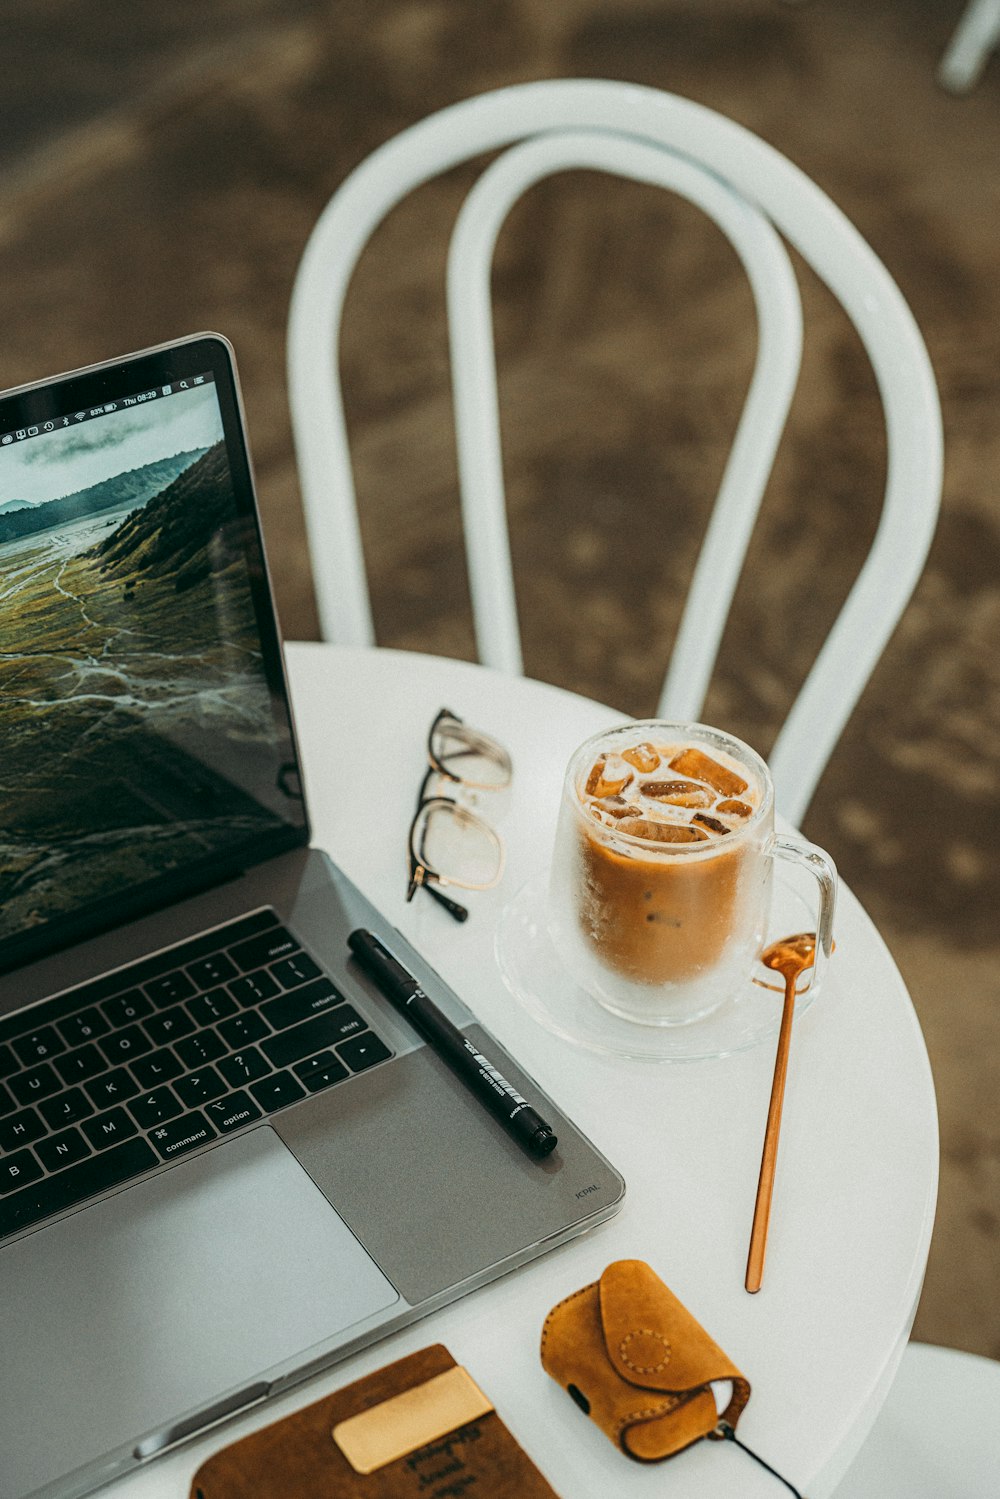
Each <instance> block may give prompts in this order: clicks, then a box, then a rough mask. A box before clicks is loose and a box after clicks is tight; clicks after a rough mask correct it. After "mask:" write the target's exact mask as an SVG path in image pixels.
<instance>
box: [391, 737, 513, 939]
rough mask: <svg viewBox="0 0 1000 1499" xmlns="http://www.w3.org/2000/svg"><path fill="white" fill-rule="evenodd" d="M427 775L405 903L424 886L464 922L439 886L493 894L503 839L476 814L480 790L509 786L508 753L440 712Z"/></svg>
mask: <svg viewBox="0 0 1000 1499" xmlns="http://www.w3.org/2000/svg"><path fill="white" fill-rule="evenodd" d="M427 759H428V761H429V764H428V767H427V771H426V774H425V775H424V779H423V781H422V783H421V786H420V794H419V796H418V797H417V810H416V812H415V813H414V816H413V822H412V823H411V824H410V840H409V848H410V883H409V886H408V888H407V891H406V899H407V900H412V899H413V897H414V895H415V894H416V892H417V890H418V889H421V888H422V889H424V890H426V891H427V893H428V895H432V896H433V897H434V899H435V900H436V901H437V902H438V904H439V905H442V906H443V907H444V909H445V910H446V911H447V912H449V914H450V915H452V916H454V918H455V920H456V921H465V919H466V917H467V916H468V914H469V913H468V911H467V910H466V908H465V907H464V906H460V905H459V903H458V902H457V901H454V900H451V899H450V897H449V896H447V895H445V894H444V891H443V890H442V889H441V888H440V887H441V886H442V885H458V886H459V887H460V888H461V889H463V890H489V889H491V888H492V886H494V885H496V884H498V883H499V881H500V876H501V875H502V874H503V860H504V854H503V844H502V842H501V841H500V837H499V835H498V834H497V833H495V832H494V830H493V829H492V828H491V827H490V826H489V824H488V823H486V822H484V821H483V819H482V818H481V817H479V816H477V814H476V813H475V812H474V811H473V810H471V809H472V807H474V806H475V805H476V804H477V802H478V799H479V793H480V792H486V791H503V790H504V789H505V787H507V786H509V785H510V777H511V764H510V756H509V755H508V753H507V751H506V750H505V749H504V748H503V746H502V745H500V744H498V743H497V742H496V740H495V739H491V738H490V737H489V735H487V734H480V733H479V732H478V730H476V729H472V728H470V727H469V726H468V724H464V723H463V722H462V720H461V719H460V718H459V717H458V715H457V713H452V712H451V710H450V709H448V708H442V709H441V711H440V713H439V714H438V715H437V717H436V718H435V720H434V722H433V723H432V724H431V731H430V734H429V735H428V736H427Z"/></svg>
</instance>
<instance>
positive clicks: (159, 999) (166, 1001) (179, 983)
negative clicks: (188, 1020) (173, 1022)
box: [142, 969, 197, 1010]
mask: <svg viewBox="0 0 1000 1499" xmlns="http://www.w3.org/2000/svg"><path fill="white" fill-rule="evenodd" d="M142 987H143V989H144V990H145V991H146V994H147V995H148V996H149V998H150V999H151V1000H152V1001H153V1003H154V1005H156V1007H157V1009H158V1010H165V1009H166V1008H167V1006H168V1005H172V1004H176V1002H177V1000H179V999H190V998H191V997H192V996H193V995H194V994H196V993H197V990H196V989H195V987H194V984H192V982H191V980H190V979H189V978H188V976H187V974H186V973H183V972H182V971H181V970H180V969H178V970H177V972H176V973H164V974H163V975H162V976H161V977H160V978H158V979H147V980H146V982H145V983H144V984H143V986H142Z"/></svg>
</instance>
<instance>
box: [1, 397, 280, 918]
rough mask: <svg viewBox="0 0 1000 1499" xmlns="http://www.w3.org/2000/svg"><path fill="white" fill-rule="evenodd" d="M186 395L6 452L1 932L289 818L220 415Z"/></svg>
mask: <svg viewBox="0 0 1000 1499" xmlns="http://www.w3.org/2000/svg"><path fill="white" fill-rule="evenodd" d="M189 396H190V398H189V397H188V396H180V397H174V398H172V400H171V401H170V403H167V402H161V403H160V404H161V407H162V413H161V411H160V410H159V409H156V408H154V409H153V410H151V411H149V412H146V413H143V414H142V416H141V417H137V415H136V414H135V413H134V412H123V413H122V417H123V418H125V419H124V420H121V421H118V422H117V426H116V425H115V423H116V418H115V417H114V416H109V417H106V418H102V419H101V420H100V421H98V422H94V423H93V424H91V425H92V428H93V431H91V426H90V425H88V426H87V427H82V428H80V429H70V430H69V431H68V432H66V433H65V434H64V433H62V432H58V431H57V432H55V433H53V434H51V436H49V437H47V438H45V439H43V440H40V441H38V442H37V443H36V444H35V451H34V452H30V451H29V444H28V443H25V444H23V446H22V447H21V448H19V449H17V450H15V454H16V459H17V463H16V470H15V472H14V473H12V474H11V473H9V472H8V471H7V470H8V468H9V467H10V466H11V465H6V466H5V460H6V459H7V458H8V455H9V454H10V453H11V449H10V448H5V449H4V450H3V456H2V457H0V733H2V736H3V743H4V769H3V774H2V777H0V938H2V937H4V936H7V935H9V934H11V933H14V932H19V931H21V930H23V929H25V928H28V927H32V926H36V925H37V924H39V923H41V922H45V921H48V920H50V919H51V918H53V917H57V916H58V915H59V914H60V913H61V912H63V911H64V910H68V909H77V908H79V907H81V906H86V905H87V904H88V903H91V902H99V901H100V900H102V899H105V898H106V897H107V896H108V895H111V894H113V893H114V892H116V891H119V890H126V889H131V888H134V887H136V886H139V885H141V884H143V883H144V882H146V881H148V880H150V879H152V878H154V877H157V876H161V875H163V874H164V873H167V874H169V872H170V870H171V869H174V868H176V867H177V866H178V864H188V863H191V862H192V861H197V860H199V859H207V858H210V857H211V856H212V855H213V852H214V851H215V850H216V849H217V848H219V847H227V848H228V847H231V846H233V844H234V843H238V842H240V841H241V840H245V839H249V838H251V837H252V836H253V835H254V834H255V833H257V832H259V830H260V829H261V828H262V827H266V826H270V825H273V824H274V823H276V822H277V821H278V819H277V818H276V817H273V816H272V815H271V813H270V812H269V811H268V810H267V809H266V808H264V807H262V806H261V805H260V803H259V801H258V800H257V799H255V798H254V797H252V796H251V795H250V794H249V792H248V788H247V784H246V774H247V773H246V768H245V767H246V766H247V765H248V764H252V763H253V762H254V757H255V755H258V757H259V754H260V753H272V754H273V741H274V733H275V729H274V721H273V716H272V713H271V706H270V698H269V694H268V689H267V683H266V681H265V678H264V673H263V667H262V662H261V658H260V647H259V640H258V636H257V628H256V620H255V615H254V609H253V601H252V597H251V592H250V580H249V578H248V575H247V569H246V564H245V562H244V559H243V551H242V548H241V546H240V529H239V528H240V525H241V522H240V519H239V515H238V511H237V506H236V497H235V494H234V491H233V487H232V480H231V476H230V472H229V466H228V462H227V458H226V450H225V445H224V443H223V441H222V427H221V419H220V417H219V413H218V403H217V401H216V398H215V395H214V391H213V390H212V388H211V386H208V387H206V388H204V389H202V390H200V391H197V392H191V393H189ZM175 402H176V405H175ZM185 407H186V409H185ZM171 408H172V409H171ZM167 415H169V417H170V420H169V421H168V420H166V416H167ZM192 436H194V437H197V438H199V439H200V440H197V441H192V440H190V438H191V437H192ZM184 438H187V439H188V440H186V441H183V445H182V446H180V447H179V448H178V449H177V450H176V451H167V452H164V451H163V449H164V448H165V447H171V448H172V447H173V445H174V444H175V443H176V442H178V441H179V440H182V439H184ZM60 439H61V442H60ZM46 443H48V444H49V446H48V447H47V448H46V446H45V444H46ZM136 456H139V457H140V458H142V459H145V461H139V462H136V461H135V458H136ZM95 470H96V471H97V472H98V473H100V471H103V476H100V477H96V478H95V477H94V474H95ZM81 478H84V479H85V480H87V481H88V482H85V483H80V482H78V481H79V480H80V479H81ZM22 495H23V496H24V498H23V499H22V498H21V496H22Z"/></svg>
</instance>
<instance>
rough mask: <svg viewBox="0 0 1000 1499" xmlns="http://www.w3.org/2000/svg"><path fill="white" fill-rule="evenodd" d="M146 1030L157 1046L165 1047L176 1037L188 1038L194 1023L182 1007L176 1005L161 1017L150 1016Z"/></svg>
mask: <svg viewBox="0 0 1000 1499" xmlns="http://www.w3.org/2000/svg"><path fill="white" fill-rule="evenodd" d="M146 1030H147V1032H148V1033H149V1035H150V1036H151V1037H152V1039H153V1041H154V1042H155V1043H156V1045H157V1046H166V1044H167V1042H168V1041H176V1040H177V1038H178V1036H190V1034H191V1032H192V1031H193V1030H194V1021H193V1020H192V1019H191V1016H190V1015H189V1014H188V1012H187V1010H185V1009H184V1007H183V1005H177V1007H176V1008H175V1009H173V1010H167V1011H166V1013H165V1014H163V1015H153V1016H151V1017H150V1019H149V1020H147V1021H146Z"/></svg>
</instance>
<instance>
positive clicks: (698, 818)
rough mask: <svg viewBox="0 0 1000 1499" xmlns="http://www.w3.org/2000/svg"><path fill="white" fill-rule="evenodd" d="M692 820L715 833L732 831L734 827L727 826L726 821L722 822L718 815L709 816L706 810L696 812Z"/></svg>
mask: <svg viewBox="0 0 1000 1499" xmlns="http://www.w3.org/2000/svg"><path fill="white" fill-rule="evenodd" d="M691 821H692V822H696V823H697V824H698V826H699V827H701V828H708V829H709V830H710V831H711V832H713V833H731V832H732V828H727V827H726V824H725V823H724V822H720V821H719V819H718V818H717V817H709V816H708V815H707V814H706V813H704V812H696V813H695V814H694V816H693V817H692V819H691Z"/></svg>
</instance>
